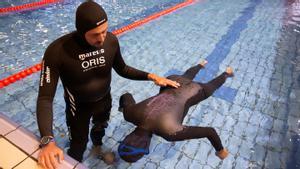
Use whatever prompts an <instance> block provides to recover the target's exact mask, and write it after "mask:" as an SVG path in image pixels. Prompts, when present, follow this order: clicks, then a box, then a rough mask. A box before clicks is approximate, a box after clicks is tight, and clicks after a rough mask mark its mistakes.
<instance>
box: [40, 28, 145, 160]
mask: <svg viewBox="0 0 300 169" xmlns="http://www.w3.org/2000/svg"><path fill="white" fill-rule="evenodd" d="M112 68H114V70H115V71H116V72H117V73H118V74H119V75H121V76H122V77H125V78H129V79H134V80H147V75H148V73H146V72H143V71H140V70H137V69H134V68H132V67H130V66H128V65H126V64H125V62H124V60H123V58H122V56H121V52H120V47H119V43H118V39H117V38H116V36H115V35H113V34H112V33H110V32H108V33H107V36H106V39H105V41H104V44H103V46H102V48H96V47H92V46H90V45H89V44H88V43H87V42H86V41H85V39H84V38H83V37H82V36H81V35H80V34H79V33H77V32H73V33H70V34H68V35H65V36H63V37H61V38H59V39H57V40H55V41H54V42H53V43H52V44H50V45H49V47H48V48H47V50H46V52H45V55H44V58H43V62H42V72H41V77H40V88H39V94H38V100H37V120H38V126H39V129H40V133H41V136H49V135H52V136H53V132H52V120H53V111H52V102H53V98H54V95H55V91H56V86H57V82H58V79H59V78H60V79H61V81H62V84H63V87H64V93H65V101H66V117H67V125H68V127H69V129H70V132H71V133H70V134H71V139H70V149H69V151H68V154H69V155H70V156H72V157H73V158H75V159H76V160H78V161H81V160H82V155H83V152H84V150H85V149H86V144H87V142H88V133H89V122H90V118H91V117H93V123H94V127H93V128H92V130H91V138H92V141H93V143H94V145H101V144H102V141H101V140H102V137H103V136H104V128H106V126H107V123H106V122H107V121H108V119H109V114H110V113H109V112H110V109H111V95H110V83H111V70H112Z"/></svg>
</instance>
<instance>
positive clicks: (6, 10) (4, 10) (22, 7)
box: [0, 0, 62, 14]
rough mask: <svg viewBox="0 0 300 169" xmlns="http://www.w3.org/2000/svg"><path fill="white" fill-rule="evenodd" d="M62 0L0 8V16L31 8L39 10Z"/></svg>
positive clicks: (42, 0) (45, 0)
mask: <svg viewBox="0 0 300 169" xmlns="http://www.w3.org/2000/svg"><path fill="white" fill-rule="evenodd" d="M60 1H62V0H41V1H38V2H32V3H28V4H23V5H18V6H11V7H6V8H0V14H6V13H10V12H18V11H24V10H28V9H33V8H39V7H42V6H45V5H48V4H52V3H57V2H60Z"/></svg>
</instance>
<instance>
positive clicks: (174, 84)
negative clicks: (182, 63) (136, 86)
mask: <svg viewBox="0 0 300 169" xmlns="http://www.w3.org/2000/svg"><path fill="white" fill-rule="evenodd" d="M148 79H150V80H153V82H154V83H155V84H156V85H159V86H172V87H175V88H178V87H179V86H180V84H179V83H177V82H176V81H173V80H170V79H166V78H164V77H160V76H157V75H156V74H152V73H150V74H148Z"/></svg>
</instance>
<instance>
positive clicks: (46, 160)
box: [38, 142, 64, 169]
mask: <svg viewBox="0 0 300 169" xmlns="http://www.w3.org/2000/svg"><path fill="white" fill-rule="evenodd" d="M63 160H64V153H63V151H62V150H61V149H60V148H59V147H57V146H56V144H55V142H50V143H49V144H47V145H46V146H45V147H43V148H42V149H41V151H40V153H39V156H38V163H39V164H40V165H41V166H42V167H43V168H45V169H55V168H57V166H58V163H62V161H63Z"/></svg>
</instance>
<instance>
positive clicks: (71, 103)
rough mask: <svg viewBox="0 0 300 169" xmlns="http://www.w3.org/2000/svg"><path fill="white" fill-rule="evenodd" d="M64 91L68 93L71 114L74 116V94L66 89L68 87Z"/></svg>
mask: <svg viewBox="0 0 300 169" xmlns="http://www.w3.org/2000/svg"><path fill="white" fill-rule="evenodd" d="M66 91H67V93H68V95H69V97H68V98H69V101H70V105H71V112H72V115H73V116H75V112H76V104H75V99H74V96H73V95H72V94H71V92H70V91H69V90H68V88H66Z"/></svg>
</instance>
